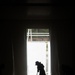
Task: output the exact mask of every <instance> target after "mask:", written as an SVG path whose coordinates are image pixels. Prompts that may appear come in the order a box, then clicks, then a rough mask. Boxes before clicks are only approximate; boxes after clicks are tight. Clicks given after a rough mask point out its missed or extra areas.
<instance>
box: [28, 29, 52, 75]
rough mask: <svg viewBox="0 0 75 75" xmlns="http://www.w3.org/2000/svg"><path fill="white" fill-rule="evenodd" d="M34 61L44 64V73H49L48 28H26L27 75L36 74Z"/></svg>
mask: <svg viewBox="0 0 75 75" xmlns="http://www.w3.org/2000/svg"><path fill="white" fill-rule="evenodd" d="M36 61H39V62H41V63H42V64H43V65H44V70H45V73H46V75H51V48H50V34H49V29H27V75H36V74H37V67H36V65H35V62H36ZM38 75H39V74H38Z"/></svg>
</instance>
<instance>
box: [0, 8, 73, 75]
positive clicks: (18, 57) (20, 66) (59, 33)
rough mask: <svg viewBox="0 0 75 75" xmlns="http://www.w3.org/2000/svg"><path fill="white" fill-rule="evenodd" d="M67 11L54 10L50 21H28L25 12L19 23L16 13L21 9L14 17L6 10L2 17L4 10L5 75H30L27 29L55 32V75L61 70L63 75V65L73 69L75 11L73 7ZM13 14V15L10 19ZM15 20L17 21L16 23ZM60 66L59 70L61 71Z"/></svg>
mask: <svg viewBox="0 0 75 75" xmlns="http://www.w3.org/2000/svg"><path fill="white" fill-rule="evenodd" d="M64 8H65V7H64ZM64 8H62V9H61V8H60V7H59V8H57V7H56V8H53V9H52V10H51V11H52V15H54V16H52V18H50V19H47V20H39V19H38V20H37V19H36V20H35V19H33V20H32V19H30V20H26V18H25V19H24V17H23V15H24V12H23V14H22V12H21V15H22V16H20V17H21V20H20V17H19V20H18V16H19V15H17V13H16V12H15V11H17V10H16V9H17V8H16V9H15V10H14V14H13V13H10V12H9V11H10V10H7V9H5V11H7V13H5V11H4V10H3V14H2V11H1V14H2V15H0V16H1V18H2V17H3V18H2V19H1V18H0V25H1V27H0V35H1V36H0V39H1V40H0V44H1V47H0V64H1V63H3V64H4V65H5V68H4V70H3V75H12V74H13V71H14V70H15V74H16V75H26V70H27V69H26V44H25V42H24V41H25V40H26V37H25V36H24V34H25V33H26V31H25V32H24V30H25V29H26V28H27V27H33V28H40V27H41V28H49V29H51V50H52V51H51V52H52V59H51V60H52V73H53V75H58V71H59V72H61V70H59V69H61V65H62V64H65V65H68V66H70V67H72V68H73V61H72V50H73V49H72V44H73V43H72V42H73V40H72V38H73V37H72V30H73V27H72V26H73V24H72V23H73V22H72V12H71V10H72V9H71V8H70V7H69V8H68V7H67V8H68V9H67V8H65V9H64ZM23 9H24V8H23ZM66 9H67V10H66ZM69 9H70V12H69ZM62 11H63V13H62ZM11 12H12V10H11ZM4 13H5V14H4ZM69 14H70V15H69ZM8 15H9V16H8ZM10 15H13V16H12V17H11V18H10ZM13 17H14V18H16V17H17V18H16V19H15V20H14V18H13ZM4 18H5V19H4ZM6 18H7V19H8V20H7V19H6ZM22 18H23V19H24V20H23V19H22ZM65 18H66V19H65ZM10 19H11V20H10ZM24 37H25V39H24ZM24 57H25V58H24ZM58 66H59V69H57V68H58ZM13 69H14V70H13ZM61 75H62V74H61Z"/></svg>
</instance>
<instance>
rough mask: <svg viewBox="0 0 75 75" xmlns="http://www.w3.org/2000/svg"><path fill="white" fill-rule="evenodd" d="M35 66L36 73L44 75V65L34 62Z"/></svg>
mask: <svg viewBox="0 0 75 75" xmlns="http://www.w3.org/2000/svg"><path fill="white" fill-rule="evenodd" d="M35 64H36V65H37V72H39V75H46V74H45V70H44V65H43V64H42V63H41V62H38V61H36V62H35Z"/></svg>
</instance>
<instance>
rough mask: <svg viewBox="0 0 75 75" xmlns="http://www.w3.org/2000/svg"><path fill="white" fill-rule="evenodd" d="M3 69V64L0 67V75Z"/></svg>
mask: <svg viewBox="0 0 75 75" xmlns="http://www.w3.org/2000/svg"><path fill="white" fill-rule="evenodd" d="M4 67H5V66H4V64H1V65H0V75H2V71H3V69H4Z"/></svg>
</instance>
